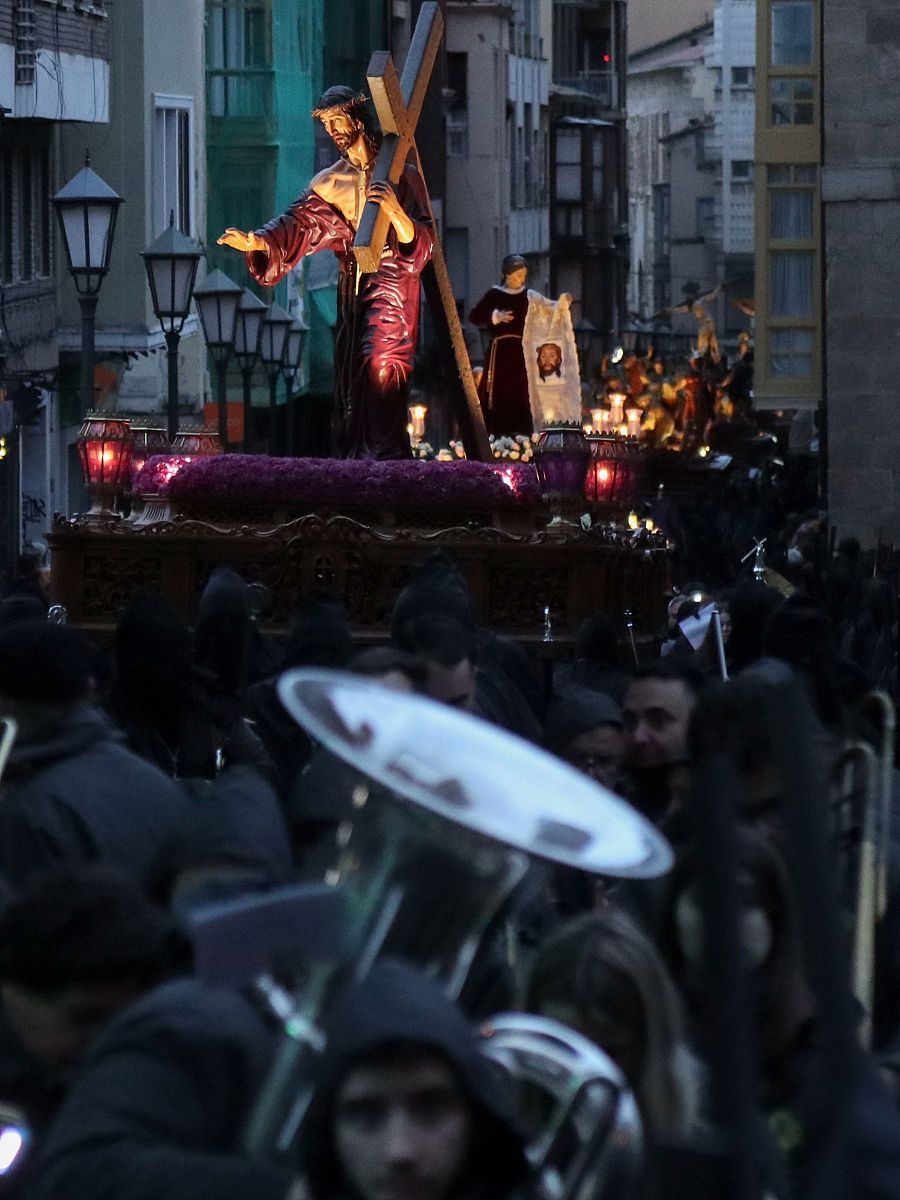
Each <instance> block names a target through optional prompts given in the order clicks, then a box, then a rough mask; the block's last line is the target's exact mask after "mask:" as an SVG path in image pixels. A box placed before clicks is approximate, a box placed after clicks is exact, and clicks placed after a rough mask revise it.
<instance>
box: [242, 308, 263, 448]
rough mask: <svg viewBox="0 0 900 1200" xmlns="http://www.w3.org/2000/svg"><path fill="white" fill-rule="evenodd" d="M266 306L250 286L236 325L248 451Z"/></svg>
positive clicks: (244, 446) (245, 444)
mask: <svg viewBox="0 0 900 1200" xmlns="http://www.w3.org/2000/svg"><path fill="white" fill-rule="evenodd" d="M265 315H266V306H265V305H264V304H263V302H262V300H260V299H259V297H258V296H255V295H254V294H253V292H251V291H250V289H249V288H244V290H243V291H242V292H241V299H240V302H239V303H238V309H237V322H236V324H235V327H234V356H235V358H236V359H237V360H238V363H239V364H240V368H241V380H242V382H243V385H244V445H243V449H244V452H245V453H246V452H247V450H248V448H249V446H250V425H251V421H252V418H253V397H252V394H251V392H250V381H251V379H252V378H253V368H254V367H255V366H256V363H257V360H258V358H259V337H260V329H261V326H262V320H263V317H264V316H265Z"/></svg>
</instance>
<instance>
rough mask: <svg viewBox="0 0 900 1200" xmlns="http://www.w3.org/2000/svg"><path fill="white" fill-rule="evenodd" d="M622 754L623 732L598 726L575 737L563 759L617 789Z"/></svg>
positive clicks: (613, 727) (611, 726) (609, 726)
mask: <svg viewBox="0 0 900 1200" xmlns="http://www.w3.org/2000/svg"><path fill="white" fill-rule="evenodd" d="M622 753H623V745H622V730H621V729H619V727H618V726H617V725H597V726H596V728H594V729H588V730H587V731H586V732H585V733H580V734H579V735H578V737H577V738H573V739H572V741H571V742H569V744H568V746H566V748H565V751H564V752H563V758H564V759H565V760H566V762H568V763H570V764H571V765H572V766H573V767H577V768H578V770H579V771H583V772H584V773H585V775H590V777H591V779H596V781H597V783H602V784H603V786H604V787H608V788H614V787H615V784H616V777H617V775H618V772H619V764H620V763H621V761H622Z"/></svg>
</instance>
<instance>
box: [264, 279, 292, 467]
mask: <svg viewBox="0 0 900 1200" xmlns="http://www.w3.org/2000/svg"><path fill="white" fill-rule="evenodd" d="M292 324H293V317H292V316H291V314H290V313H289V312H285V310H284V309H283V308H282V307H281V305H280V304H274V303H273V304H271V305H270V306H269V308H268V310H267V312H266V315H265V317H264V318H263V322H262V329H261V331H260V337H259V357H260V359H261V361H262V364H263V366H264V367H265V370H266V375H267V376H268V378H269V453H270V454H275V453H276V451H277V448H278V447H277V436H278V377H279V375H280V374H281V365H282V362H283V359H284V345H285V341H286V340H287V335H288V330H289V329H290V327H291V325H292Z"/></svg>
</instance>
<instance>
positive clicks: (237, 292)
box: [194, 271, 241, 450]
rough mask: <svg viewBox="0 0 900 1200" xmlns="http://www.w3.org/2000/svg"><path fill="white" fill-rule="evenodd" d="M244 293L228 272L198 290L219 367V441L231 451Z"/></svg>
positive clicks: (209, 342)
mask: <svg viewBox="0 0 900 1200" xmlns="http://www.w3.org/2000/svg"><path fill="white" fill-rule="evenodd" d="M240 299H241V289H240V288H239V287H238V285H237V284H236V283H235V282H234V280H233V279H229V278H228V276H227V275H226V274H225V272H224V271H212V272H211V273H210V274H209V275H207V277H206V278H205V279H204V281H203V283H202V284H201V285H200V287H198V288H195V290H194V300H195V302H196V304H197V312H198V313H199V314H200V324H201V325H202V326H203V336H204V337H205V338H206V346H207V349H208V350H209V352H210V354H211V355H212V358H213V362H214V363H215V365H216V403H217V405H218V409H219V441H220V442H221V444H222V449H223V450H227V449H228V360H229V358H230V357H231V351H232V347H233V344H234V327H235V323H236V322H237V310H238V304H239V303H240Z"/></svg>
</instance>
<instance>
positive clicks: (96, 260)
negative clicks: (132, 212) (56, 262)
mask: <svg viewBox="0 0 900 1200" xmlns="http://www.w3.org/2000/svg"><path fill="white" fill-rule="evenodd" d="M121 203H122V197H121V196H119V195H117V194H116V193H115V192H114V191H113V190H112V188H111V187H110V186H109V184H106V183H104V182H103V180H102V179H101V178H100V176H99V175H98V174H96V172H95V171H92V170H91V167H90V159H89V157H88V156H87V155H86V156H85V162H84V166H83V167H82V168H81V170H80V171H79V172H78V174H77V175H76V176H75V178H74V179H70V180H69V182H68V183H67V184H66V185H65V187H63V188H60V190H59V191H58V192H57V193H56V195H55V196H54V197H53V207H54V208H55V209H56V216H57V219H58V221H59V227H60V230H61V232H62V238H63V245H64V246H65V249H66V261H67V262H68V264H69V274H70V275H71V276H72V278H73V279H74V280H75V288H76V291H77V292H78V303H79V305H80V307H81V415H82V416H84V415H85V414H86V413H87V412H89V411H90V409H92V408H93V406H94V322H95V317H96V313H97V297H98V294H99V292H100V284H101V283H102V282H103V277H104V275H105V274H106V272H107V271H108V270H109V257H110V254H111V253H112V244H113V234H114V233H115V229H116V215H117V213H118V211H119V205H120V204H121Z"/></svg>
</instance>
